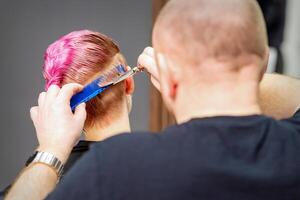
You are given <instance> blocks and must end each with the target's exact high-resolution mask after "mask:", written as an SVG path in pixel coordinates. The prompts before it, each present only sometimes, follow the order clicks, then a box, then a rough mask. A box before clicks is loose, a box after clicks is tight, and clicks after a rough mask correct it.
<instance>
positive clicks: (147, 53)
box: [144, 47, 154, 58]
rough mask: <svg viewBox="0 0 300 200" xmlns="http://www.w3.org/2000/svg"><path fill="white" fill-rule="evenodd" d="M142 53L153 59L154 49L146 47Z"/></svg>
mask: <svg viewBox="0 0 300 200" xmlns="http://www.w3.org/2000/svg"><path fill="white" fill-rule="evenodd" d="M144 53H145V54H146V55H148V56H150V57H153V58H154V49H153V48H152V47H146V48H145V49H144Z"/></svg>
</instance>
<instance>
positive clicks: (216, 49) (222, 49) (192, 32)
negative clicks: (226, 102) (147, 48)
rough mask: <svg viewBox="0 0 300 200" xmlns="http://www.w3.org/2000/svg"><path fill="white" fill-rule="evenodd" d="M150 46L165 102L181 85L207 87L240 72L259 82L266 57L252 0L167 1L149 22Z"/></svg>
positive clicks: (264, 38)
mask: <svg viewBox="0 0 300 200" xmlns="http://www.w3.org/2000/svg"><path fill="white" fill-rule="evenodd" d="M153 45H154V49H155V52H156V59H157V63H158V68H159V71H160V79H161V80H160V81H161V82H162V83H161V86H162V88H161V89H162V93H163V96H164V100H165V101H166V103H167V104H172V102H173V103H174V102H175V100H176V95H179V94H178V93H179V91H180V90H184V89H183V88H182V89H180V88H179V87H181V86H182V85H185V86H186V87H191V86H192V87H194V85H197V84H202V85H203V86H204V85H212V84H215V83H218V81H221V80H222V81H223V80H225V79H228V80H226V81H230V79H229V78H228V77H231V78H232V81H233V80H234V79H236V77H238V76H240V75H241V74H247V76H245V77H243V79H245V81H257V82H259V80H260V79H261V77H262V74H263V72H264V71H265V67H266V64H267V58H268V45H267V34H266V28H265V24H264V20H263V16H262V13H261V10H260V8H259V6H258V4H257V2H256V0H209V1H208V0H188V1H186V0H170V1H169V2H168V3H167V5H166V6H165V7H164V8H163V10H162V12H161V13H160V15H159V16H158V18H157V21H156V23H155V27H154V31H153ZM228 74H231V75H234V74H236V77H235V78H233V76H231V75H230V76H229V75H228ZM227 75H228V76H227ZM199 92H201V91H199ZM199 94H200V93H199ZM169 107H172V106H170V105H169Z"/></svg>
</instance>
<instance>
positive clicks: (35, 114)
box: [30, 106, 39, 124]
mask: <svg viewBox="0 0 300 200" xmlns="http://www.w3.org/2000/svg"><path fill="white" fill-rule="evenodd" d="M38 109H39V108H38V106H34V107H32V108H30V118H31V120H32V121H33V124H35V122H36V120H37V117H38Z"/></svg>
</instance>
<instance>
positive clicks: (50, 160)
mask: <svg viewBox="0 0 300 200" xmlns="http://www.w3.org/2000/svg"><path fill="white" fill-rule="evenodd" d="M32 163H43V164H46V165H48V166H50V167H51V168H53V169H54V170H55V171H56V174H57V176H58V177H59V178H60V177H61V176H62V173H63V168H64V165H63V164H62V162H61V161H60V160H59V159H58V158H57V157H56V156H54V155H53V154H52V153H49V152H43V151H38V152H37V153H36V156H35V157H34V159H33V161H32Z"/></svg>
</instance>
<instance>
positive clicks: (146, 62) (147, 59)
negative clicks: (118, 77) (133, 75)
mask: <svg viewBox="0 0 300 200" xmlns="http://www.w3.org/2000/svg"><path fill="white" fill-rule="evenodd" d="M138 66H139V67H141V68H145V69H146V70H147V71H148V72H149V73H150V74H151V75H152V76H154V77H155V78H157V77H158V70H157V66H156V63H155V60H154V57H151V56H149V55H148V54H145V53H142V54H141V55H140V56H139V58H138Z"/></svg>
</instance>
